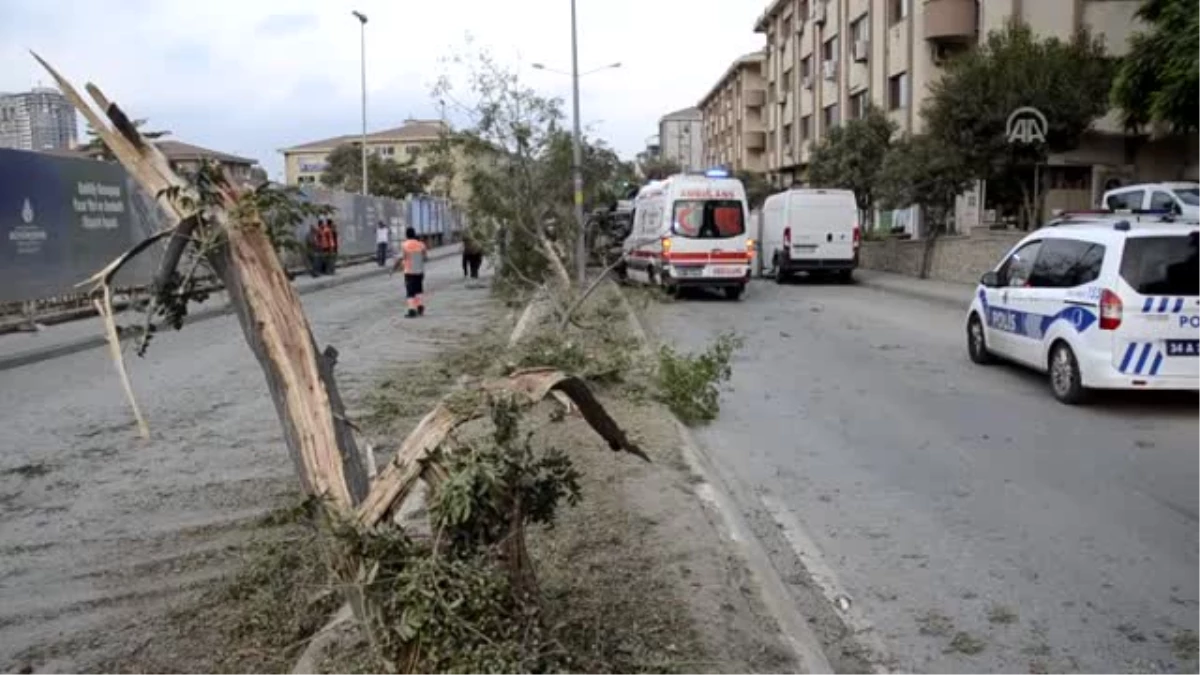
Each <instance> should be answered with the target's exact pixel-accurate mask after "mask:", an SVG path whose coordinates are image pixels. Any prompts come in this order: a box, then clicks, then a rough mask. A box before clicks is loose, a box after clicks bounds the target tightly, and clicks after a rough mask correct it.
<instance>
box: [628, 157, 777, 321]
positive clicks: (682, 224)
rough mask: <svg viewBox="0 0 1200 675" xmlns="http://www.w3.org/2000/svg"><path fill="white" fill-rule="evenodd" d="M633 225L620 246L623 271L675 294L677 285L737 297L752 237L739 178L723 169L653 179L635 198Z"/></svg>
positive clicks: (746, 278)
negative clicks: (711, 290)
mask: <svg viewBox="0 0 1200 675" xmlns="http://www.w3.org/2000/svg"><path fill="white" fill-rule="evenodd" d="M633 205H634V211H633V227H632V229H631V230H630V232H629V236H628V237H626V239H625V243H624V245H623V246H622V251H623V256H624V263H625V265H624V276H625V278H626V279H628V280H629V281H632V282H635V283H641V284H647V285H652V286H660V287H662V288H663V289H664V290H666V291H667V292H668V293H671V294H675V293H677V292H678V291H679V290H680V289H682V288H708V289H715V290H720V291H721V292H723V293H724V294H725V297H727V298H729V299H730V300H737V299H739V298H741V297H742V294H743V293H744V292H745V290H746V284H747V283H748V282H749V281H750V269H751V261H752V260H753V258H754V240H752V239H750V238H749V236H748V235H747V220H748V214H749V208H748V205H747V203H746V190H745V187H743V185H742V182H741V181H740V180H738V179H736V178H731V177H730V176H729V174H728V173H727V172H725V171H723V170H716V169H713V170H709V171H706V172H704V173H700V174H677V175H674V176H671V177H670V178H667V179H664V180H660V181H654V182H651V183H650V184H648V185H646V186H645V187H643V188H642V189H641V190H639V191H638V194H637V197H636V198H635V199H634V203H633Z"/></svg>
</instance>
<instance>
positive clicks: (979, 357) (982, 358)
mask: <svg viewBox="0 0 1200 675" xmlns="http://www.w3.org/2000/svg"><path fill="white" fill-rule="evenodd" d="M967 354H969V355H970V356H971V360H972V361H974V362H975V363H977V364H979V365H981V366H986V365H988V364H989V363H992V361H993V359H992V353H991V352H989V351H988V348H987V334H985V333H984V332H983V322H982V321H980V320H979V315H978V314H972V315H971V320H970V321H968V322H967Z"/></svg>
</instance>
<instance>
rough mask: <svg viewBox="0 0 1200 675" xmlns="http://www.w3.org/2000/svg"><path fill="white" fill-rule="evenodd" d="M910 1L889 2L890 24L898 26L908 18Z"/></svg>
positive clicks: (891, 0) (896, 0)
mask: <svg viewBox="0 0 1200 675" xmlns="http://www.w3.org/2000/svg"><path fill="white" fill-rule="evenodd" d="M909 1H910V0H889V1H888V23H889V24H897V23H900V22H901V21H903V20H905V19H907V18H908V4H909Z"/></svg>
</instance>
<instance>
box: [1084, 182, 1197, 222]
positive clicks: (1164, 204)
mask: <svg viewBox="0 0 1200 675" xmlns="http://www.w3.org/2000/svg"><path fill="white" fill-rule="evenodd" d="M1100 206H1101V207H1102V208H1105V209H1111V210H1114V211H1115V210H1122V209H1132V210H1145V211H1168V212H1170V213H1172V214H1174V215H1176V216H1180V217H1181V218H1182V219H1183V220H1186V221H1188V222H1193V223H1194V222H1196V221H1198V220H1200V183H1196V182H1190V183H1187V182H1185V183H1139V184H1137V185H1126V186H1124V187H1119V188H1114V189H1112V190H1109V191H1107V192H1105V193H1104V199H1103V200H1101V204H1100Z"/></svg>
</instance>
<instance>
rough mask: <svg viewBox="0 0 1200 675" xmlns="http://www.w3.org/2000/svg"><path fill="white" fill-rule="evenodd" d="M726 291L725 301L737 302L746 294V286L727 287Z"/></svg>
mask: <svg viewBox="0 0 1200 675" xmlns="http://www.w3.org/2000/svg"><path fill="white" fill-rule="evenodd" d="M724 290H725V299H726V300H734V301H737V300H741V299H742V293H744V292H745V291H746V287H745V286H726V287H725V289H724Z"/></svg>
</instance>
